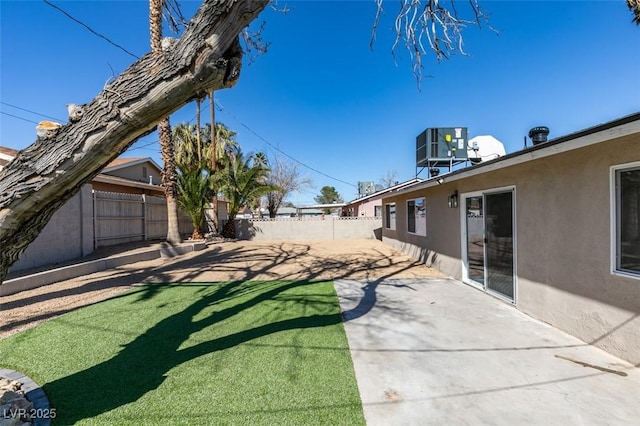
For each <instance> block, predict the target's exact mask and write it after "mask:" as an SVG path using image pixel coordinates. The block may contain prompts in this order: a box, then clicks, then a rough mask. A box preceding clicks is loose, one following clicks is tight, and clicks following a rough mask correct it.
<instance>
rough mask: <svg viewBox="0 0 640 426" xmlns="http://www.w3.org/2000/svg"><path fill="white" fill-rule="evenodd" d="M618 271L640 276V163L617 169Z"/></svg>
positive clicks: (615, 180) (616, 262)
mask: <svg viewBox="0 0 640 426" xmlns="http://www.w3.org/2000/svg"><path fill="white" fill-rule="evenodd" d="M613 173H614V176H613V179H614V183H615V191H614V194H615V199H614V200H613V201H614V204H613V206H614V208H615V214H613V215H612V217H613V218H614V221H615V223H614V224H613V231H614V233H615V245H614V247H615V253H614V262H615V263H614V271H616V272H622V273H629V274H634V275H638V276H639V277H640V163H635V164H633V165H631V167H629V166H626V167H625V166H622V167H618V168H614V169H613Z"/></svg>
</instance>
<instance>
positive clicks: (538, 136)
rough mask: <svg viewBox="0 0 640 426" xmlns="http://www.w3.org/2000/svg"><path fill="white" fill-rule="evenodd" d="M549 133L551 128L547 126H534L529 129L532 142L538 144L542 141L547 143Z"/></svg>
mask: <svg viewBox="0 0 640 426" xmlns="http://www.w3.org/2000/svg"><path fill="white" fill-rule="evenodd" d="M548 135H549V128H548V127H545V126H538V127H534V128H533V129H531V130H529V137H530V138H531V142H533V144H534V145H538V144H540V143H545V142H546V141H547V136H548Z"/></svg>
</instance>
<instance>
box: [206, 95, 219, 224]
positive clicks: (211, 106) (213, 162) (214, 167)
mask: <svg viewBox="0 0 640 426" xmlns="http://www.w3.org/2000/svg"><path fill="white" fill-rule="evenodd" d="M214 106H215V105H214V104H213V89H211V92H209V112H210V113H211V170H213V172H214V173H215V172H216V171H217V170H218V159H217V158H216V152H217V147H216V110H215V108H214ZM211 204H212V207H213V215H212V216H213V217H212V218H211V219H212V225H213V232H215V233H218V232H219V231H220V218H219V217H218V190H217V188H216V190H215V192H214V193H213V200H212V201H211Z"/></svg>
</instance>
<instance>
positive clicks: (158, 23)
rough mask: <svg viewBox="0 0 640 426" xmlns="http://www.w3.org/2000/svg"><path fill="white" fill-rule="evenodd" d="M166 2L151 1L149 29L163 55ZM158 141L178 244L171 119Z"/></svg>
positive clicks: (170, 232)
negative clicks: (163, 22) (163, 16)
mask: <svg viewBox="0 0 640 426" xmlns="http://www.w3.org/2000/svg"><path fill="white" fill-rule="evenodd" d="M163 5H164V0H149V29H150V32H151V51H152V52H153V53H154V54H156V55H158V56H159V55H162V7H163ZM158 139H159V142H160V150H161V151H162V163H163V168H162V185H163V186H164V193H165V197H166V199H167V242H169V243H171V244H177V243H179V242H180V241H182V239H181V238H180V232H179V229H178V202H177V198H178V197H177V195H178V191H177V184H176V180H177V176H176V165H175V159H174V156H173V144H172V142H171V123H170V122H169V117H167V118H165V119H164V120H162V121H161V122H160V123H159V124H158Z"/></svg>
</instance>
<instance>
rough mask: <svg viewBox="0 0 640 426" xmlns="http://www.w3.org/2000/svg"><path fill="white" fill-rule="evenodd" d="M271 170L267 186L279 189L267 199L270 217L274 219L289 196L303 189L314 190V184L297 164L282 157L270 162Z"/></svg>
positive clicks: (268, 195)
mask: <svg viewBox="0 0 640 426" xmlns="http://www.w3.org/2000/svg"><path fill="white" fill-rule="evenodd" d="M269 168H270V171H269V174H268V175H267V184H268V185H271V186H274V187H276V188H277V189H276V190H274V191H271V192H269V193H267V195H266V196H265V198H266V201H267V209H268V210H269V217H271V218H274V217H276V213H277V211H278V209H279V208H280V205H281V204H282V201H283V200H284V199H285V198H286V197H287V195H289V194H291V193H294V192H296V191H300V190H301V189H305V188H313V182H312V181H311V179H310V178H308V177H306V176H303V175H302V173H301V172H300V168H299V165H298V164H297V163H293V162H291V161H288V160H285V159H284V158H282V157H276V158H275V160H274V161H270V162H269Z"/></svg>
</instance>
